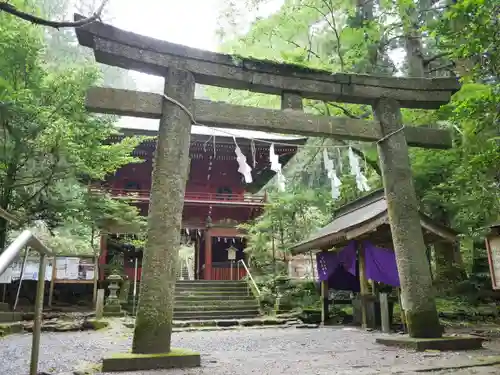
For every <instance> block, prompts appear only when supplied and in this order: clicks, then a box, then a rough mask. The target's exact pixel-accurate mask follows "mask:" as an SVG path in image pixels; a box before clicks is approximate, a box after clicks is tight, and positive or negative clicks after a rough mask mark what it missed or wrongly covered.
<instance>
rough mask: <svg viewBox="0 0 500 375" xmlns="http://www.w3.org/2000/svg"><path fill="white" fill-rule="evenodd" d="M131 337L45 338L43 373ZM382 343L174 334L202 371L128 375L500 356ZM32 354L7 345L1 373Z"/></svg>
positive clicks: (115, 328) (228, 374) (344, 367)
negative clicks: (420, 350)
mask: <svg viewBox="0 0 500 375" xmlns="http://www.w3.org/2000/svg"><path fill="white" fill-rule="evenodd" d="M131 335H132V330H131V329H129V328H125V327H123V325H122V324H121V323H120V324H113V325H112V327H111V328H110V329H106V330H102V331H87V332H71V333H44V334H43V335H42V340H41V353H40V358H41V359H40V371H45V372H48V373H51V374H58V373H64V372H68V371H71V370H73V369H75V368H78V367H79V365H80V363H81V361H86V362H99V361H100V360H101V359H102V357H103V356H105V355H108V354H109V353H115V352H127V351H129V350H130V348H131ZM379 336H380V334H377V333H369V332H364V331H360V330H356V329H343V328H338V327H325V328H316V329H306V330H301V329H278V328H276V329H273V328H269V329H262V330H255V329H254V330H252V329H244V330H241V331H237V330H236V331H213V332H182V333H174V334H173V340H172V346H173V347H181V348H187V349H191V350H195V351H198V352H200V354H201V358H202V367H201V368H195V369H189V370H169V371H168V372H151V371H150V372H147V371H146V372H133V373H124V375H161V374H167V373H168V374H169V375H181V374H189V375H234V374H238V375H246V374H249V375H250V374H259V375H280V374H286V375H332V374H333V375H372V374H384V375H385V374H391V373H393V374H397V373H399V374H414V373H415V372H414V370H415V369H419V368H429V367H437V368H443V367H447V366H448V367H449V366H457V365H460V364H470V363H472V362H474V363H476V364H477V363H478V360H477V359H478V358H480V357H483V356H494V355H497V356H499V355H500V345H498V343H497V344H495V343H494V342H488V343H486V344H485V347H486V349H484V350H479V351H473V352H443V353H441V352H430V353H426V352H423V353H417V352H411V351H405V350H400V349H396V348H387V347H384V346H382V345H377V344H375V337H379ZM30 347H31V335H29V334H25V335H12V336H8V337H6V338H4V339H2V340H1V343H0V348H1V350H0V374H9V375H24V374H26V373H27V369H28V365H29V363H28V362H29V352H30ZM496 358H497V359H499V357H496ZM494 370H495V371H497V372H495V371H494ZM494 370H492V368H491V367H483V368H480V367H476V368H472V369H463V370H462V369H458V370H457V369H451V370H443V371H440V372H437V374H441V375H444V374H459V375H465V374H478V375H487V374H494V373H500V372H499V371H498V370H499V368H494ZM106 375H107V374H106Z"/></svg>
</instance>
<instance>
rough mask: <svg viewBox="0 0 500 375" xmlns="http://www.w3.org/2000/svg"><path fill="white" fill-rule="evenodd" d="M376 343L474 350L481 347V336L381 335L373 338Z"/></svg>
mask: <svg viewBox="0 0 500 375" xmlns="http://www.w3.org/2000/svg"><path fill="white" fill-rule="evenodd" d="M375 341H376V342H377V344H382V345H386V346H393V347H398V348H404V349H413V350H417V351H426V350H440V351H454V350H474V349H481V347H482V345H483V341H484V339H483V338H480V337H474V336H452V337H439V338H415V337H408V336H395V337H382V338H378V339H376V340H375Z"/></svg>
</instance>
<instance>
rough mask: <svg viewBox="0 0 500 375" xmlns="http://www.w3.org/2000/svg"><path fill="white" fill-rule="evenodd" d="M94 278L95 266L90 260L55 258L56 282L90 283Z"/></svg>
mask: <svg viewBox="0 0 500 375" xmlns="http://www.w3.org/2000/svg"><path fill="white" fill-rule="evenodd" d="M94 277H95V264H94V261H93V259H92V258H77V257H58V258H56V271H55V279H56V280H57V281H63V280H75V281H78V280H79V281H84V280H86V281H91V280H94Z"/></svg>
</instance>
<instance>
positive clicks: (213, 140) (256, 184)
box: [112, 125, 307, 193]
mask: <svg viewBox="0 0 500 375" xmlns="http://www.w3.org/2000/svg"><path fill="white" fill-rule="evenodd" d="M119 131H120V133H121V134H118V135H114V136H113V137H112V139H120V138H122V137H125V136H131V135H145V136H152V137H154V136H156V135H157V134H158V126H157V125H156V127H155V128H152V127H148V128H144V127H141V128H139V127H137V128H133V127H129V126H127V127H121V128H119ZM233 136H234V137H235V138H236V142H237V144H238V146H239V147H240V148H241V150H242V151H243V153H244V154H246V155H247V157H248V156H249V155H248V153H249V152H251V150H250V148H251V142H252V140H253V141H254V145H255V147H256V149H257V150H261V151H260V152H259V153H258V154H260V155H262V154H265V155H267V156H265V157H266V158H267V157H268V151H267V150H268V149H269V147H270V144H271V143H272V142H282V143H281V144H280V143H276V144H275V151H276V153H277V154H278V155H279V160H280V163H281V165H282V166H285V165H286V164H287V163H288V162H289V161H290V160H291V159H292V158H293V156H294V155H295V154H296V152H297V147H298V146H300V145H303V144H304V143H306V142H307V138H305V137H297V136H290V135H281V134H274V133H265V132H260V131H251V130H233V129H219V128H212V127H206V126H199V125H193V126H192V130H191V146H192V149H191V153H193V152H197V153H202V154H203V153H208V154H210V155H212V154H213V146H214V144H215V145H217V147H216V149H217V150H219V151H218V152H219V153H220V151H224V153H225V154H226V155H227V154H230V155H229V156H226V160H229V159H228V158H234V160H236V156H235V154H234V146H232V145H234V139H233ZM207 141H209V142H207ZM149 144H150V146H146V147H152V145H153V144H154V143H153V142H149ZM219 146H220V149H219ZM193 147H194V149H195V151H193ZM204 149H206V150H204ZM266 160H267V159H266ZM275 174H276V173H275V172H273V171H272V170H271V169H270V162H265V163H258V164H257V166H256V167H254V171H253V172H252V175H253V177H254V178H253V182H252V183H250V184H247V185H246V187H245V189H246V191H248V192H249V193H257V192H259V191H260V190H261V189H262V188H263V187H264V186H265V185H266V184H267V183H268V182H269V181H270V180H271V179H272V178H273V177H274V175H275Z"/></svg>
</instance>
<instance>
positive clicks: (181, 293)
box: [175, 289, 252, 299]
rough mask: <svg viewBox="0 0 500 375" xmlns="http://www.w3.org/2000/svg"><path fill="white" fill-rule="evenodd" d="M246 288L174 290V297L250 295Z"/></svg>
mask: <svg viewBox="0 0 500 375" xmlns="http://www.w3.org/2000/svg"><path fill="white" fill-rule="evenodd" d="M251 295H252V294H251V293H248V292H247V291H246V290H196V289H193V290H176V291H175V296H176V297H189V296H193V297H195V296H207V297H208V298H213V299H216V298H219V297H224V296H240V297H245V296H251Z"/></svg>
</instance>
